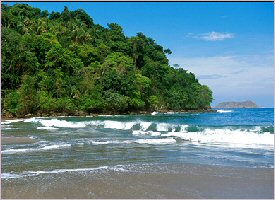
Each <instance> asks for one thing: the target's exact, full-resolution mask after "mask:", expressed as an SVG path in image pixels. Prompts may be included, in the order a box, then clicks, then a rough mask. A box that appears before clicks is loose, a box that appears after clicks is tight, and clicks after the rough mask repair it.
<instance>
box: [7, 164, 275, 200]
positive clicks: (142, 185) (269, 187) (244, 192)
mask: <svg viewBox="0 0 275 200" xmlns="http://www.w3.org/2000/svg"><path fill="white" fill-rule="evenodd" d="M137 168H139V171H136V170H135V171H123V170H121V169H120V170H119V169H117V170H108V169H102V170H99V171H84V172H64V173H53V174H40V175H38V176H30V177H25V178H21V179H8V180H2V198H5V199H6V198H7V199H16V198H23V199H30V198H31V199H34V198H35V199H40V198H42V199H49V198H59V199H61V198H69V199H72V198H78V199H90V198H96V199H104V198H107V199H108V198H129V199H135V198H144V199H145V198H173V199H176V198H181V199H186V198H188V199H190V198H194V199H198V198H207V199H208V198H209V199H211V198H232V199H234V198H237V199H238V198H245V199H259V198H263V199H271V198H273V197H274V196H273V186H274V178H273V177H274V172H273V169H246V168H234V167H218V166H207V165H193V164H182V165H159V166H143V167H141V166H139V167H138V166H137ZM153 168H154V169H153Z"/></svg>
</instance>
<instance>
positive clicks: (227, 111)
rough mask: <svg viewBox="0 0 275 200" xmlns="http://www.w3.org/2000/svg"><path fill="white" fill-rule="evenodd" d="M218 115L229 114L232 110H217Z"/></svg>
mask: <svg viewBox="0 0 275 200" xmlns="http://www.w3.org/2000/svg"><path fill="white" fill-rule="evenodd" d="M217 112H218V113H231V112H233V110H217Z"/></svg>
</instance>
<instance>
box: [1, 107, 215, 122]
mask: <svg viewBox="0 0 275 200" xmlns="http://www.w3.org/2000/svg"><path fill="white" fill-rule="evenodd" d="M153 112H156V113H161V114H163V113H168V112H171V113H172V112H174V113H215V112H217V110H214V109H201V110H177V111H176V110H160V111H137V112H129V113H111V112H106V113H84V112H76V114H74V115H70V114H68V113H51V114H27V115H24V116H11V115H1V121H2V120H13V119H26V118H30V117H67V116H73V117H87V116H91V117H97V116H100V115H148V114H152V113H153Z"/></svg>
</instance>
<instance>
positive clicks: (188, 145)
mask: <svg viewBox="0 0 275 200" xmlns="http://www.w3.org/2000/svg"><path fill="white" fill-rule="evenodd" d="M1 131H2V133H1V134H2V137H3V136H15V137H21V136H22V137H29V138H31V139H33V140H34V143H29V144H2V149H1V156H2V165H1V171H2V175H1V180H2V187H4V188H5V184H6V185H8V184H9V183H10V184H14V183H15V182H20V181H23V180H24V181H26V180H32V182H33V180H37V179H39V177H45V176H46V175H47V177H48V178H49V177H51V179H55V180H56V178H57V177H58V176H59V175H61V176H64V175H65V174H67V177H68V176H72V175H77V174H78V175H80V174H81V176H84V175H85V176H86V177H87V176H91V174H95V176H99V174H101V175H102V177H103V176H106V174H108V173H113V174H123V173H125V174H128V175H129V177H130V175H133V174H136V173H140V174H146V173H149V174H154V173H159V174H163V173H173V172H174V171H175V170H176V169H175V168H178V166H193V168H192V169H193V171H194V169H196V170H198V169H197V168H194V167H195V166H203V167H202V168H203V169H206V168H207V169H212V168H211V167H214V168H213V169H220V170H225V169H239V170H248V171H249V170H253V169H267V170H270V171H272V174H273V168H274V109H273V108H257V109H218V110H217V112H213V113H177V112H167V113H157V112H153V113H151V114H146V115H99V116H86V117H74V116H72V117H65V116H64V117H62V116H61V117H34V118H29V119H15V120H4V121H2V122H1ZM167 166H173V167H167ZM175 166H176V167H175ZM196 170H195V171H196ZM176 171H180V172H182V171H184V170H183V169H181V170H176ZM189 171H190V170H189ZM202 171H204V170H201V171H200V170H199V172H198V173H205V172H202ZM107 172H108V173H107ZM229 174H230V173H229ZM240 174H241V173H240ZM95 176H94V178H95ZM114 176H115V175H112V176H111V177H114ZM54 177H55V178H54ZM99 177H100V176H99ZM109 178H110V177H109ZM109 178H108V179H109ZM41 180H42V179H41ZM43 180H45V179H43ZM47 180H48V179H47ZM117 180H119V179H117ZM150 180H153V179H150ZM173 180H176V179H173ZM272 180H273V179H272ZM3 183H4V186H3ZM10 187H11V186H10ZM192 187H194V186H192ZM272 188H273V186H272ZM147 189H148V187H147ZM24 190H26V188H25V189H24ZM89 194H90V193H89ZM131 194H133V193H131ZM174 194H175V193H174ZM185 194H186V193H185ZM192 194H195V193H192ZM204 194H205V193H204ZM270 194H271V193H270ZM113 195H114V193H113ZM197 195H198V193H197ZM272 195H273V192H272ZM23 197H26V196H23ZM32 197H33V196H32ZM35 197H39V196H35ZM43 197H45V196H43ZM57 197H59V196H58V195H57V196H54V198H57ZM61 197H64V196H61ZM66 197H67V196H66ZM68 197H71V196H68ZM92 197H102V196H100V195H99V196H96V195H95V196H92V194H90V196H89V195H88V196H87V198H92ZM103 197H105V196H103ZM107 197H108V196H107ZM118 197H120V196H118ZM128 197H130V198H132V196H128ZM133 197H136V196H133ZM144 197H145V198H146V197H156V198H159V196H152V195H151V196H150V195H148V196H144ZM163 197H170V196H169V195H168V196H167V195H166V196H165V195H164V196H163ZM172 197H174V196H172ZM175 197H182V196H180V194H179V195H178V196H175ZM184 197H190V198H200V197H201V198H205V197H206V198H208V197H210V198H211V196H209V195H208V196H207V195H201V196H194V195H193V196H192V195H191V196H190V195H189V196H188V195H187V196H184ZM219 197H220V196H214V197H213V198H219ZM221 197H223V196H221ZM225 197H226V198H227V197H232V196H230V195H229V196H225ZM233 197H235V196H233ZM236 197H240V198H242V196H236ZM245 197H247V196H245ZM258 197H262V196H258ZM268 197H269V196H268ZM84 198H85V197H84Z"/></svg>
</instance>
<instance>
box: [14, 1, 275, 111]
mask: <svg viewBox="0 0 275 200" xmlns="http://www.w3.org/2000/svg"><path fill="white" fill-rule="evenodd" d="M21 3H22V2H21ZM13 4H14V3H10V2H9V5H13ZM28 4H29V5H31V6H33V7H36V8H40V9H41V10H48V11H49V12H51V11H59V12H62V11H63V9H64V6H68V8H69V10H76V9H79V8H82V9H84V10H85V11H86V12H87V13H88V14H89V15H90V16H91V17H92V18H93V20H94V22H95V23H97V24H100V25H102V26H104V27H107V23H111V22H113V23H117V24H119V25H120V26H122V27H123V30H124V33H125V35H127V36H129V37H130V36H135V35H136V33H138V32H142V33H144V34H145V35H146V36H148V37H151V38H153V39H154V40H155V41H156V42H157V43H158V44H160V45H162V46H163V47H164V48H169V49H171V50H172V52H173V53H172V54H171V55H169V56H168V58H169V61H170V64H171V66H172V65H173V64H179V66H180V67H182V68H184V69H186V70H188V71H189V72H192V73H194V74H195V75H196V77H197V78H198V79H199V82H200V83H201V84H205V85H208V86H209V87H210V88H211V90H212V91H213V97H214V100H213V102H212V104H211V105H212V106H215V105H216V104H218V103H219V102H223V101H245V100H252V101H254V102H256V103H257V104H258V105H259V106H262V107H274V5H273V2H149V3H148V2H28Z"/></svg>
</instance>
